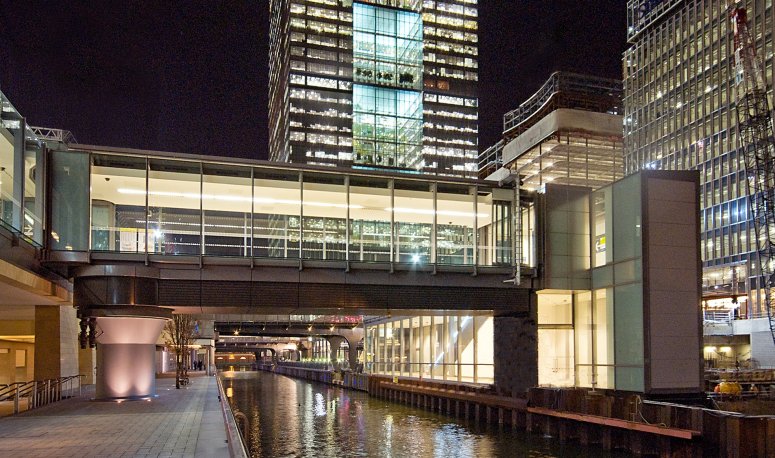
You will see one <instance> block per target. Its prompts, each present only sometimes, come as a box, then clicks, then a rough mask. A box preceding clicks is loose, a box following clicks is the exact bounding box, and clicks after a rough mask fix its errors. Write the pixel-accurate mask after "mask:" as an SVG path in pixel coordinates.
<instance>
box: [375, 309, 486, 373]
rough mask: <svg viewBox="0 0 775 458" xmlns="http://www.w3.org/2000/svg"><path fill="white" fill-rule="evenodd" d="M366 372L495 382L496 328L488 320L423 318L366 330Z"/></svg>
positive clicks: (465, 317)
mask: <svg viewBox="0 0 775 458" xmlns="http://www.w3.org/2000/svg"><path fill="white" fill-rule="evenodd" d="M365 342H366V349H365V368H366V371H367V372H370V373H373V374H382V375H390V376H402V377H422V378H425V379H435V380H450V381H456V382H469V383H492V382H493V374H494V372H493V325H492V317H486V316H420V317H411V318H395V319H393V320H391V321H387V322H383V323H377V324H372V325H368V324H367V325H366V339H365Z"/></svg>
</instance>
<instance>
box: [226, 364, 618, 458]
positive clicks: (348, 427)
mask: <svg viewBox="0 0 775 458" xmlns="http://www.w3.org/2000/svg"><path fill="white" fill-rule="evenodd" d="M221 377H222V380H223V386H224V389H226V391H227V392H231V393H232V397H231V402H232V405H233V406H236V407H237V408H238V409H239V410H240V411H241V412H243V413H245V414H246V415H247V417H248V418H249V419H250V430H251V432H250V438H249V443H250V449H251V455H252V456H253V457H342V458H345V457H411V458H424V457H559V456H563V457H566V456H588V457H598V456H628V455H624V454H621V453H616V454H611V453H607V452H605V451H603V450H602V449H601V448H599V447H591V448H582V447H579V446H578V445H562V444H560V443H559V442H558V441H557V440H555V439H552V438H546V437H541V436H536V435H529V434H526V433H524V432H514V431H511V430H510V429H506V430H504V431H501V430H500V429H499V428H498V426H497V425H495V426H489V427H488V426H479V427H477V426H475V425H474V424H472V423H466V422H465V421H463V420H455V419H453V418H451V417H447V416H443V415H438V414H433V413H430V412H426V411H424V410H420V409H417V408H411V407H407V406H404V405H401V404H396V403H392V402H389V401H385V400H380V399H376V398H372V397H369V395H368V394H366V393H363V392H359V391H352V390H345V389H342V388H337V387H333V386H330V385H325V384H319V383H312V382H308V381H306V380H299V379H293V378H289V377H286V376H283V375H277V374H273V373H270V372H224V373H222V374H221ZM229 388H231V390H229Z"/></svg>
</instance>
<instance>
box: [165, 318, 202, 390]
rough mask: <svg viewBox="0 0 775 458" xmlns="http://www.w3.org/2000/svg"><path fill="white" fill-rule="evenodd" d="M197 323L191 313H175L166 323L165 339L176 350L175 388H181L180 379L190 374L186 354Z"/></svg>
mask: <svg viewBox="0 0 775 458" xmlns="http://www.w3.org/2000/svg"><path fill="white" fill-rule="evenodd" d="M195 325H196V321H195V320H194V319H193V318H192V317H191V315H183V314H173V315H172V320H170V321H167V324H165V325H164V341H165V343H166V344H167V346H168V347H170V348H172V350H173V351H174V352H175V366H176V367H175V388H180V381H181V380H183V379H185V378H186V377H187V375H188V368H187V367H186V358H185V355H186V352H187V350H188V348H189V346H190V345H191V341H192V340H194V328H195Z"/></svg>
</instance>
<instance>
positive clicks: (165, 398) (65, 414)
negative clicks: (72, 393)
mask: <svg viewBox="0 0 775 458" xmlns="http://www.w3.org/2000/svg"><path fill="white" fill-rule="evenodd" d="M191 382H192V383H191V384H190V385H189V386H188V387H186V388H182V389H180V390H176V389H175V380H174V379H164V378H162V379H158V380H157V385H156V386H157V393H158V395H159V396H158V397H157V398H155V399H153V400H151V401H125V402H121V403H117V402H99V401H91V400H90V399H91V397H93V396H94V390H93V387H91V389H90V390H87V388H86V387H84V392H83V396H82V397H80V398H73V399H67V400H64V401H61V402H59V403H55V404H52V405H49V406H46V407H42V408H40V409H36V410H32V411H29V412H24V413H22V414H19V415H16V416H13V417H6V418H0V456H2V457H37V456H41V457H42V456H45V457H123V456H147V457H228V456H229V451H228V444H227V442H226V431H225V428H224V423H223V415H222V413H221V410H220V409H221V408H220V405H219V401H218V387H217V384H216V383H217V382H216V380H215V377H207V376H201V377H192V378H191Z"/></svg>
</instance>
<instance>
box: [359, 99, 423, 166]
mask: <svg viewBox="0 0 775 458" xmlns="http://www.w3.org/2000/svg"><path fill="white" fill-rule="evenodd" d="M422 116H423V114H422V96H421V93H420V92H413V91H402V90H396V89H388V88H379V87H373V86H364V85H360V84H356V85H354V86H353V153H354V157H353V160H354V162H355V163H356V164H375V165H381V166H387V167H401V168H415V169H416V168H418V167H421V165H422V164H421V160H422V140H423V121H422Z"/></svg>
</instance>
